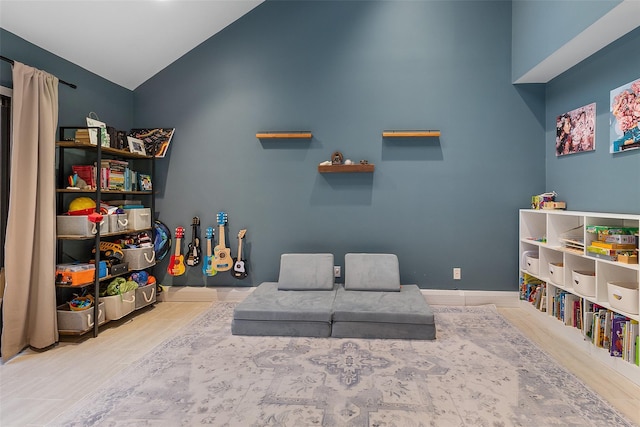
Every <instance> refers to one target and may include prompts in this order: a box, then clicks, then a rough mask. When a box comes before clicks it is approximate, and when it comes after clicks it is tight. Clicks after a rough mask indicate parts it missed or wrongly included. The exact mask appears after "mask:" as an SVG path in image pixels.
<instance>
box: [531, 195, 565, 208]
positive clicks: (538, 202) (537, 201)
mask: <svg viewBox="0 0 640 427" xmlns="http://www.w3.org/2000/svg"><path fill="white" fill-rule="evenodd" d="M557 195H558V193H556V192H555V191H550V192H547V193H542V194H538V195H536V196H531V209H542V207H543V206H544V203H545V202H553V201H555V200H556V196H557Z"/></svg>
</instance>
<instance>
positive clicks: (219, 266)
mask: <svg viewBox="0 0 640 427" xmlns="http://www.w3.org/2000/svg"><path fill="white" fill-rule="evenodd" d="M217 219H218V244H217V245H216V247H215V248H213V255H214V260H213V264H214V266H215V269H216V270H217V271H228V270H231V267H232V264H233V258H231V250H230V249H229V248H227V247H226V246H225V235H224V226H225V225H226V224H227V214H226V213H225V212H218V215H217Z"/></svg>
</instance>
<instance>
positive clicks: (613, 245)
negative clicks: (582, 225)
mask: <svg viewBox="0 0 640 427" xmlns="http://www.w3.org/2000/svg"><path fill="white" fill-rule="evenodd" d="M637 231H638V229H637V228H630V227H605V226H589V227H587V232H589V233H594V234H596V233H597V235H598V240H594V241H593V242H591V244H590V245H589V246H587V252H586V254H587V255H588V256H592V257H594V258H600V259H606V260H608V261H618V257H620V256H629V255H631V256H632V255H634V253H635V252H636V251H637V242H636V239H637V238H636V236H635V235H634V233H637ZM636 256H637V254H636ZM636 259H637V258H636Z"/></svg>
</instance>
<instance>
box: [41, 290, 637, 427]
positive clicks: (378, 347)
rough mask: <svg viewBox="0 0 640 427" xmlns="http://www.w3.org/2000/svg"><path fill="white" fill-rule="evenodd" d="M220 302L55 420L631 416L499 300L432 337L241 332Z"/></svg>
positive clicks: (274, 421) (439, 322) (421, 422)
mask: <svg viewBox="0 0 640 427" xmlns="http://www.w3.org/2000/svg"><path fill="white" fill-rule="evenodd" d="M233 307H234V304H232V303H216V304H214V305H213V306H212V308H211V309H209V310H208V311H207V312H205V313H204V314H203V315H201V316H200V317H199V318H197V319H196V320H194V321H193V322H192V323H191V324H190V325H189V326H187V327H185V328H184V329H183V330H181V331H180V333H178V334H176V335H175V336H174V337H173V338H171V339H169V340H167V341H165V342H164V343H162V344H160V345H159V346H158V347H156V348H155V349H154V350H152V351H151V352H150V353H149V354H147V355H146V356H145V357H143V358H142V359H141V360H140V361H138V362H136V363H135V364H134V365H132V366H130V367H129V368H127V369H125V370H124V371H123V372H121V373H119V374H117V375H116V376H115V377H114V378H112V379H111V380H109V381H108V383H107V384H105V385H104V386H102V387H100V388H99V389H97V390H96V391H95V392H94V393H93V394H92V395H90V396H87V397H86V398H85V399H83V400H82V401H80V402H78V403H77V404H76V405H75V406H74V407H72V408H71V409H69V410H68V411H66V412H65V413H63V414H62V415H61V416H59V417H58V418H57V419H55V420H54V421H53V422H51V423H50V424H49V425H52V426H171V427H174V426H195V425H213V426H243V427H245V426H296V427H299V426H354V427H355V426H376V427H390V426H398V427H409V426H437V427H446V426H494V427H500V426H503V427H510V426H531V427H534V426H535V427H539V426H580V427H584V426H604V425H615V426H633V424H632V423H631V422H629V421H628V420H626V419H625V418H624V417H623V416H622V415H621V414H620V413H618V412H617V411H616V410H615V409H614V408H612V407H611V406H610V405H609V404H607V403H606V402H605V401H603V400H602V399H601V398H600V397H599V396H598V395H597V394H596V393H595V392H594V391H592V390H591V389H589V388H588V387H587V386H585V385H584V384H583V383H582V382H581V381H579V380H578V379H577V378H576V377H575V376H574V375H572V374H571V373H569V372H568V371H567V370H565V369H564V368H562V367H561V366H559V365H558V364H557V363H556V362H555V361H554V360H553V359H552V358H551V357H549V356H548V355H547V354H546V353H545V352H543V351H542V350H540V349H539V348H538V347H536V346H535V345H534V344H533V343H532V342H531V341H529V340H528V339H527V338H525V337H524V336H523V335H522V334H521V333H520V332H519V331H518V330H517V329H516V328H514V327H513V326H511V325H510V324H509V323H508V322H507V321H506V320H505V319H504V318H503V317H502V316H500V314H499V313H498V312H497V311H496V309H495V307H493V306H482V307H434V311H435V315H436V326H437V339H436V340H434V341H410V340H368V339H337V338H287V337H247V336H233V335H231V332H230V323H231V316H232V312H233Z"/></svg>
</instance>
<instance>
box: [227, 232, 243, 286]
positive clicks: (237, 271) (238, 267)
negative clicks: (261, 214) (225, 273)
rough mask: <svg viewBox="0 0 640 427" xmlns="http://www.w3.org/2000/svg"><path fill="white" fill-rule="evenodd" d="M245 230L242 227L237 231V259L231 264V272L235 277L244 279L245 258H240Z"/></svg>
mask: <svg viewBox="0 0 640 427" xmlns="http://www.w3.org/2000/svg"><path fill="white" fill-rule="evenodd" d="M246 232H247V230H246V229H242V230H240V232H239V233H238V259H237V260H236V262H235V263H234V264H233V271H232V272H231V274H232V275H233V277H235V278H236V279H244V278H245V277H247V267H246V266H245V260H243V259H242V239H243V238H244V235H245V233H246Z"/></svg>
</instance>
